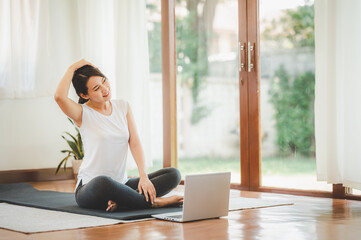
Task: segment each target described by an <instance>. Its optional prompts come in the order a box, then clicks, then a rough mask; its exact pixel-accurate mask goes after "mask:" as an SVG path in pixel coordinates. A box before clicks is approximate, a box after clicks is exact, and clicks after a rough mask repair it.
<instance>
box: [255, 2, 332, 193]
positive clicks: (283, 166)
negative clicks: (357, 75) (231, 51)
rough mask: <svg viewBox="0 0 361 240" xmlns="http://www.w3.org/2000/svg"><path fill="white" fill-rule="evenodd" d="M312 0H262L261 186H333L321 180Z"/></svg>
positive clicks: (300, 187) (330, 187)
mask: <svg viewBox="0 0 361 240" xmlns="http://www.w3.org/2000/svg"><path fill="white" fill-rule="evenodd" d="M313 13H314V9H313V1H312V0H310V1H304V0H292V1H290V0H275V1H266V0H264V1H262V0H261V1H260V32H261V36H260V37H261V48H260V49H261V58H260V63H261V83H260V85H261V87H260V88H261V97H260V98H261V138H262V139H261V141H262V149H261V153H262V185H263V186H272V187H283V188H297V189H309V190H310V189H316V190H327V191H331V190H332V185H330V184H326V183H324V182H317V179H316V159H315V136H314V111H313V110H314V109H313V106H314V84H315V64H314V63H315V60H314V57H315V56H314V22H313V19H314V18H313Z"/></svg>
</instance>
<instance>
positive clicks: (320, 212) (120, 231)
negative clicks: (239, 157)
mask: <svg viewBox="0 0 361 240" xmlns="http://www.w3.org/2000/svg"><path fill="white" fill-rule="evenodd" d="M31 184H33V186H34V187H36V188H38V189H40V190H55V191H64V192H72V191H73V189H74V183H73V181H70V180H67V181H53V182H38V183H31ZM232 195H233V196H242V197H253V198H264V199H272V200H283V201H284V200H286V201H292V202H293V203H294V205H288V206H278V207H269V208H260V209H252V210H243V211H235V212H230V213H229V216H228V217H226V218H220V219H212V220H203V221H198V222H191V223H183V224H182V223H173V222H165V221H160V220H151V221H145V222H139V223H128V224H117V225H111V226H105V227H94V228H83V229H76V230H68V231H55V232H46V233H37V234H23V233H18V232H14V231H9V230H5V229H0V239H40V240H41V239H44V240H45V239H46V240H48V239H51V240H56V239H61V240H67V239H82V240H86V239H131V240H133V239H196V240H202V239H207V240H208V239H277V240H279V239H289V240H297V239H327V240H329V239H331V240H332V239H342V240H346V239H361V201H352V200H340V199H335V200H333V199H328V198H315V197H303V196H291V195H281V194H272V193H258V192H248V191H233V190H232Z"/></svg>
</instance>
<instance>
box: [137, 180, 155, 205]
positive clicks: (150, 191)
mask: <svg viewBox="0 0 361 240" xmlns="http://www.w3.org/2000/svg"><path fill="white" fill-rule="evenodd" d="M138 190H139V193H140V194H143V193H144V196H145V200H146V201H147V202H148V201H149V199H150V202H151V203H152V204H153V203H154V200H155V198H156V196H157V193H156V191H155V188H154V185H153V183H152V182H151V181H150V180H149V178H148V177H143V178H140V180H139V184H138Z"/></svg>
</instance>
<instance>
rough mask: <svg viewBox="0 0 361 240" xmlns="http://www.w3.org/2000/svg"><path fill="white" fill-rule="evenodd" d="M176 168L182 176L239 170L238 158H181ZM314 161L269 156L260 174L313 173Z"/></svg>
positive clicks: (135, 172)
mask: <svg viewBox="0 0 361 240" xmlns="http://www.w3.org/2000/svg"><path fill="white" fill-rule="evenodd" d="M162 166H163V163H162V162H161V161H154V162H153V166H152V167H149V168H148V172H152V171H155V170H158V169H160V168H162ZM178 169H179V170H180V171H181V173H182V176H185V175H187V174H191V173H206V172H221V171H232V172H238V173H239V172H240V165H239V159H238V158H229V159H222V158H207V157H204V158H201V157H199V158H181V159H179V160H178ZM315 174H316V161H315V159H314V158H306V157H298V158H291V157H290V158H280V157H270V158H264V159H262V175H264V176H266V175H283V176H289V175H292V176H294V175H315ZM128 175H129V176H132V177H133V176H138V170H137V169H133V170H129V171H128Z"/></svg>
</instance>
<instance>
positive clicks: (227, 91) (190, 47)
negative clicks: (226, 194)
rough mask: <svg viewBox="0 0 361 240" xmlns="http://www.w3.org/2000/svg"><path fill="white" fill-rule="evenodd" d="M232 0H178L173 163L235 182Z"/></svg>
mask: <svg viewBox="0 0 361 240" xmlns="http://www.w3.org/2000/svg"><path fill="white" fill-rule="evenodd" d="M237 28H238V5H237V0H225V1H177V3H176V37H177V39H176V45H177V108H178V109H177V117H178V126H177V128H178V167H179V169H180V170H181V172H182V175H183V178H184V176H185V175H186V174H189V173H205V172H219V171H231V172H232V182H235V183H239V182H240V143H239V138H240V137H239V132H240V131H239V87H238V69H237V36H238V31H237Z"/></svg>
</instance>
